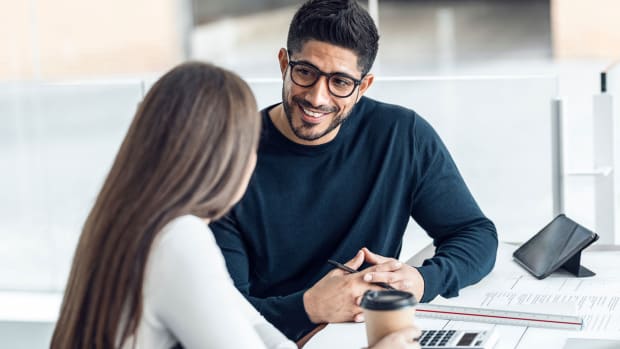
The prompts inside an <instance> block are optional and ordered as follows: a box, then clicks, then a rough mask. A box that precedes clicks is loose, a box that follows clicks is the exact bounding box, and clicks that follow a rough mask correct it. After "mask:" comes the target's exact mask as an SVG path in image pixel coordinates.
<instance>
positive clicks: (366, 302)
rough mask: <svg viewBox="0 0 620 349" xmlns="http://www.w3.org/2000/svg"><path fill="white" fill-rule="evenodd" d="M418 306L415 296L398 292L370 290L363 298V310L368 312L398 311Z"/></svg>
mask: <svg viewBox="0 0 620 349" xmlns="http://www.w3.org/2000/svg"><path fill="white" fill-rule="evenodd" d="M416 304H418V302H417V301H416V299H415V297H414V296H413V294H411V293H409V292H405V291H398V290H382V291H372V290H368V291H366V293H364V296H363V297H362V303H361V304H360V305H361V307H362V308H364V309H368V310H397V309H401V308H405V307H412V306H414V305H416Z"/></svg>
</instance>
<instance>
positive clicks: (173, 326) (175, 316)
mask: <svg viewBox="0 0 620 349" xmlns="http://www.w3.org/2000/svg"><path fill="white" fill-rule="evenodd" d="M142 292H143V297H144V298H143V302H144V306H143V310H142V317H141V319H140V323H139V325H138V328H137V331H136V333H135V334H134V335H133V336H132V337H131V338H130V339H129V340H127V341H126V342H125V343H124V345H123V348H134V346H133V345H134V344H135V348H149V349H151V348H152V349H158V348H162V349H169V348H171V347H172V346H174V345H175V344H176V343H177V342H179V343H181V344H182V345H183V346H184V347H185V348H186V349H193V348H277V349H285V348H291V349H292V348H295V349H296V348H297V346H296V345H295V343H293V342H291V341H290V340H288V339H287V338H286V337H285V336H284V335H283V334H282V333H281V332H279V331H278V330H277V329H276V328H275V327H273V326H272V325H271V324H270V323H268V322H267V321H266V320H265V319H264V318H263V317H262V316H261V315H260V314H259V313H258V312H257V311H256V309H254V307H252V305H251V304H250V303H248V302H247V301H246V299H245V298H244V297H243V296H242V295H241V294H240V293H239V291H237V289H236V288H235V287H234V285H233V282H232V279H231V278H230V275H229V274H228V270H227V269H226V264H225V262H224V257H223V256H222V253H221V252H220V249H219V247H218V246H217V244H216V242H215V238H214V237H213V233H212V232H211V230H210V229H209V228H208V226H207V224H206V223H205V222H204V221H203V220H201V219H200V218H198V217H195V216H190V215H187V216H182V217H179V218H176V219H174V220H173V221H171V222H170V223H168V224H167V225H166V226H165V227H164V229H162V231H161V232H160V233H159V235H158V237H157V238H156V239H155V241H154V242H153V246H152V247H151V251H150V255H149V258H148V262H147V266H146V274H145V280H144V285H143V290H142Z"/></svg>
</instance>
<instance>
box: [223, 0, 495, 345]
mask: <svg viewBox="0 0 620 349" xmlns="http://www.w3.org/2000/svg"><path fill="white" fill-rule="evenodd" d="M378 39H379V35H378V33H377V28H376V27H375V25H374V23H373V21H372V19H371V17H370V16H369V15H368V13H367V12H366V11H365V10H364V9H363V8H362V7H360V6H359V4H357V2H356V1H354V0H351V1H345V0H310V1H308V2H306V3H305V4H304V5H302V7H301V8H300V9H299V10H298V11H297V13H296V14H295V16H294V18H293V20H292V22H291V25H290V28H289V33H288V39H287V49H284V48H283V49H280V51H279V53H278V60H279V64H280V70H281V72H282V80H283V87H282V103H279V104H276V105H273V106H271V107H268V108H266V109H265V110H263V111H262V117H263V133H262V136H261V141H260V145H259V149H258V163H257V166H256V171H255V173H254V175H253V178H252V180H251V183H250V186H249V188H248V191H247V192H246V194H245V196H244V198H243V199H242V201H241V202H240V203H239V204H238V205H237V206H236V207H235V208H234V209H233V210H232V211H231V212H230V214H228V215H227V216H226V217H224V218H222V219H221V220H220V221H218V222H216V223H214V224H212V226H211V227H212V229H213V231H214V233H215V237H216V239H217V242H218V244H219V245H220V247H221V248H222V250H223V253H224V256H225V258H226V264H227V266H228V269H229V271H230V273H231V275H232V278H233V280H234V282H235V285H236V286H237V288H238V289H239V290H240V291H241V292H242V293H243V294H244V295H245V296H246V297H247V298H248V300H249V301H250V302H251V303H252V304H253V305H254V306H255V307H256V308H257V309H258V310H259V312H260V313H262V314H263V316H265V318H267V320H269V321H270V322H271V323H273V324H274V325H275V326H276V327H277V328H279V329H280V330H281V331H282V332H284V334H285V335H287V336H288V337H289V338H291V339H294V340H298V339H300V338H301V337H303V336H304V335H306V334H308V333H309V332H310V331H312V330H313V329H314V328H315V327H316V326H317V324H322V323H328V322H344V321H363V315H362V311H361V308H360V307H359V301H360V298H361V295H362V294H363V293H364V292H365V291H366V290H367V289H376V288H378V287H377V286H376V285H374V284H373V283H374V282H387V283H389V284H390V285H391V286H393V287H395V288H397V289H402V290H407V291H410V292H412V293H414V294H415V296H416V297H417V298H418V299H421V300H422V301H423V302H424V301H430V300H432V299H433V298H435V297H436V296H437V295H442V296H445V297H453V296H456V295H457V294H458V291H459V289H460V288H462V287H464V286H467V285H470V284H473V283H475V282H477V281H479V280H480V279H481V278H482V277H483V276H484V275H486V274H487V273H488V272H489V271H490V270H491V268H492V267H493V264H494V262H495V254H496V250H497V234H496V231H495V227H494V225H493V223H492V222H491V221H490V220H488V219H487V218H486V217H485V216H484V215H483V213H482V212H481V211H480V209H479V208H478V205H477V204H476V202H475V200H474V198H473V197H472V195H471V194H470V192H469V190H468V189H467V187H466V185H465V183H464V181H463V179H462V178H461V176H460V174H459V172H458V170H457V168H456V165H455V164H454V162H453V160H452V158H451V157H450V154H449V153H448V150H447V149H446V147H445V146H444V144H443V143H442V142H441V140H440V139H439V137H438V135H437V134H436V133H435V131H434V130H433V129H432V127H431V126H430V125H429V124H428V123H427V122H426V121H425V120H424V119H422V118H421V117H420V116H419V115H417V114H416V113H415V112H413V111H411V110H408V109H405V108H402V107H399V106H395V105H389V104H384V103H380V102H377V101H374V100H371V99H369V98H366V97H363V95H364V93H365V92H366V91H367V90H368V88H369V87H370V86H371V85H372V83H373V79H374V77H373V75H372V74H371V73H369V71H370V68H371V66H372V64H373V62H374V59H375V57H376V54H377V49H378ZM409 216H411V217H413V218H414V219H415V220H416V221H417V222H418V223H419V224H420V226H421V227H423V228H424V229H425V230H426V231H427V232H428V234H429V235H430V236H431V237H432V238H433V239H434V244H435V245H436V253H435V255H434V257H433V258H431V259H428V260H426V261H425V262H424V264H423V265H422V266H421V267H418V268H414V267H411V266H408V265H405V264H402V263H400V262H398V260H397V259H395V258H397V257H398V256H399V254H400V248H401V243H402V237H403V233H404V231H405V228H406V226H407V223H408V220H409ZM328 259H333V260H336V261H347V260H348V263H347V265H348V266H349V267H352V268H354V269H359V270H360V271H361V272H360V273H355V274H348V273H346V272H343V271H341V270H339V269H333V268H332V267H331V266H330V265H329V264H327V260H328ZM364 263H365V265H364V266H363V264H364ZM364 267H365V268H364Z"/></svg>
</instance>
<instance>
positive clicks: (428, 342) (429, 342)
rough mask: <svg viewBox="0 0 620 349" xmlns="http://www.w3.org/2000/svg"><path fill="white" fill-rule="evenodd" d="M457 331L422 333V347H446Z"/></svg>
mask: <svg viewBox="0 0 620 349" xmlns="http://www.w3.org/2000/svg"><path fill="white" fill-rule="evenodd" d="M455 333H456V331H454V330H448V331H446V330H440V331H435V330H430V331H422V336H420V345H421V346H424V347H430V348H432V347H437V348H441V347H444V346H445V345H446V344H447V343H448V341H450V339H452V337H453V336H454V334H455Z"/></svg>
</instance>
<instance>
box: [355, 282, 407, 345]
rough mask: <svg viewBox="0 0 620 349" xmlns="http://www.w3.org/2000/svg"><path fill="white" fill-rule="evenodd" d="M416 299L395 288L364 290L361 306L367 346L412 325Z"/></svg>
mask: <svg viewBox="0 0 620 349" xmlns="http://www.w3.org/2000/svg"><path fill="white" fill-rule="evenodd" d="M417 303H418V302H417V301H416V299H415V297H414V296H413V294H411V293H409V292H404V291H397V290H383V291H372V290H369V291H366V293H364V296H363V297H362V303H361V307H362V309H364V318H365V319H366V337H367V338H368V346H369V347H370V346H372V345H375V344H376V343H377V342H378V341H379V340H380V339H381V338H383V337H385V336H387V335H388V334H390V333H392V332H394V331H398V330H401V329H403V328H405V327H410V326H413V320H414V315H415V306H416V305H417Z"/></svg>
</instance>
